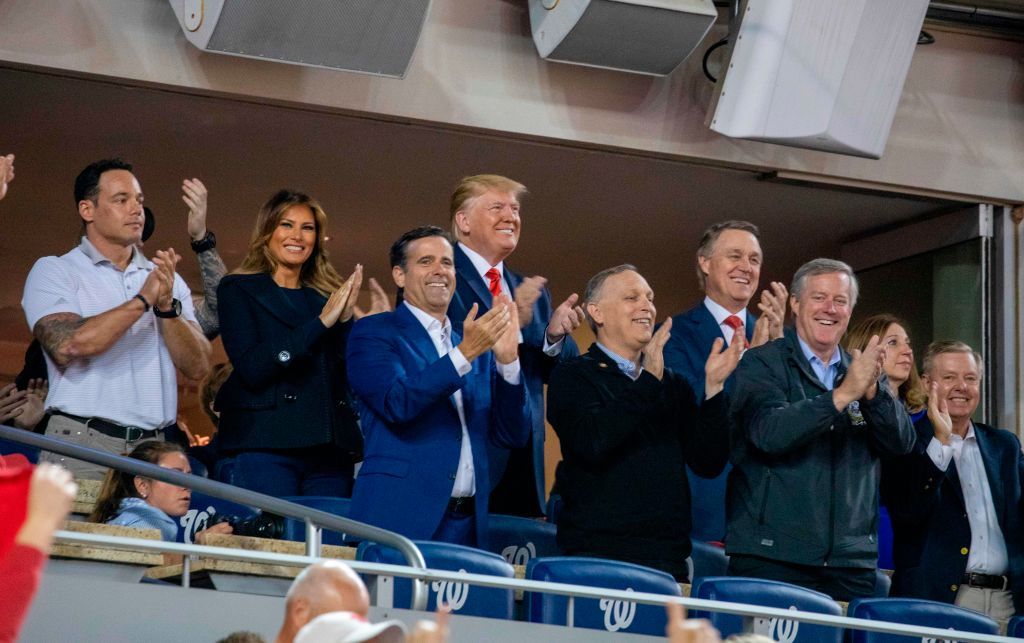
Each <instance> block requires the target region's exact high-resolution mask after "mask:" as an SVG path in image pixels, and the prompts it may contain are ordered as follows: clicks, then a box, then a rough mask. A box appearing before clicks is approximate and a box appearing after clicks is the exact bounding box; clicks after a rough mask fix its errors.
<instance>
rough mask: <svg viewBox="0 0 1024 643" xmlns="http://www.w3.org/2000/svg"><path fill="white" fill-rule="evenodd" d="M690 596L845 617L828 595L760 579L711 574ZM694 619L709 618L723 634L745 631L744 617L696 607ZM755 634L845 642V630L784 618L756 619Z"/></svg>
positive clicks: (795, 641) (792, 642) (809, 642)
mask: <svg viewBox="0 0 1024 643" xmlns="http://www.w3.org/2000/svg"><path fill="white" fill-rule="evenodd" d="M690 595H691V596H693V597H694V598H703V599H707V600H712V601H727V602H730V603H745V604H747V605H761V606H763V607H776V608H780V609H791V610H800V611H802V612H816V613H819V614H831V615H833V616H842V613H843V612H842V610H841V609H840V607H839V605H838V604H837V603H836V602H835V601H833V600H832V599H831V598H830V597H829V596H828V595H826V594H822V593H821V592H815V591H813V590H810V589H806V588H804V587H798V586H796V585H790V584H789V583H780V582H778V581H771V580H763V579H760V578H742V577H739V576H709V577H707V578H702V579H698V581H697V582H695V583H694V585H693V588H692V590H691V592H690ZM690 615H691V616H692V617H694V618H706V619H709V620H710V621H711V623H712V625H714V626H715V627H716V628H718V631H719V632H721V633H722V636H723V637H726V636H730V635H732V634H738V633H741V632H742V631H743V620H744V617H742V616H738V615H735V614H726V613H723V612H711V613H708V612H699V611H697V610H693V611H692V612H691V613H690ZM753 631H754V633H755V634H762V635H764V636H767V637H769V638H770V639H772V640H774V641H787V642H788V643H804V642H806V643H821V642H825V641H833V642H834V643H840V642H841V641H842V630H840V629H837V628H832V627H824V626H821V625H809V624H807V623H800V622H798V621H790V620H786V619H780V618H754V630H753Z"/></svg>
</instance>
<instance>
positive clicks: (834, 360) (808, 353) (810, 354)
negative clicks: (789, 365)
mask: <svg viewBox="0 0 1024 643" xmlns="http://www.w3.org/2000/svg"><path fill="white" fill-rule="evenodd" d="M796 340H797V341H798V342H800V350H801V351H802V352H803V354H804V357H806V358H807V361H808V362H810V363H812V364H814V363H815V362H817V363H818V364H821V365H822V366H825V367H830V366H833V365H835V364H838V363H839V357H840V355H839V347H838V346H836V350H835V352H834V353H832V357H831V358H829V360H828V364H826V363H824V362H822V361H821V358H820V357H818V356H817V355H816V354H815V353H814V351H812V350H811V347H810V346H808V345H807V342H805V341H804V340H803V338H802V337H800V336H799V335H797V336H796Z"/></svg>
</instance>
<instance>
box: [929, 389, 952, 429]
mask: <svg viewBox="0 0 1024 643" xmlns="http://www.w3.org/2000/svg"><path fill="white" fill-rule="evenodd" d="M940 394H941V391H940V389H939V383H938V382H936V381H935V380H932V382H931V384H930V385H929V386H928V419H929V420H931V422H932V428H933V429H934V430H935V439H936V440H938V441H939V442H941V443H942V444H949V438H950V437H952V435H953V418H951V417H949V407H948V405H947V404H946V398H944V397H943V398H941V399H940V398H939V395H940Z"/></svg>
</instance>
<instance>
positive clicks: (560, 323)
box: [544, 293, 586, 344]
mask: <svg viewBox="0 0 1024 643" xmlns="http://www.w3.org/2000/svg"><path fill="white" fill-rule="evenodd" d="M579 299H580V296H579V295H577V294H576V293H573V294H571V295H569V298H568V299H566V300H565V301H563V302H562V303H561V304H559V305H558V308H556V309H555V311H554V312H553V313H551V321H549V322H548V327H547V330H545V331H544V332H545V333H546V335H547V340H548V343H551V344H554V343H555V342H557V341H559V340H560V339H562V338H563V337H565V336H566V335H569V334H571V333H572V332H573V331H574V330H576V329H577V328H579V327H580V324H582V323H583V320H584V319H586V315H585V314H584V313H583V308H582V307H581V306H579V305H578V304H577V303H576V302H577V301H579Z"/></svg>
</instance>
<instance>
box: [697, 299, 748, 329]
mask: <svg viewBox="0 0 1024 643" xmlns="http://www.w3.org/2000/svg"><path fill="white" fill-rule="evenodd" d="M704 307H705V308H707V309H708V312H709V313H711V316H712V317H714V318H715V321H716V322H717V323H718V325H719V326H721V325H722V324H724V323H725V319H726V318H727V317H731V316H732V315H733V313H730V312H729V311H728V310H726V308H725V307H724V306H722V305H721V304H719V303H718V302H717V301H715V300H714V299H712V298H711V297H704ZM749 315H750V313H748V312H747V311H746V309H744V310H741V311H740V312H738V313H736V316H737V317H739V318H740V321H742V322H743V326H744V327H746V326H747V323H748V322H749V321H750V317H749Z"/></svg>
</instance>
